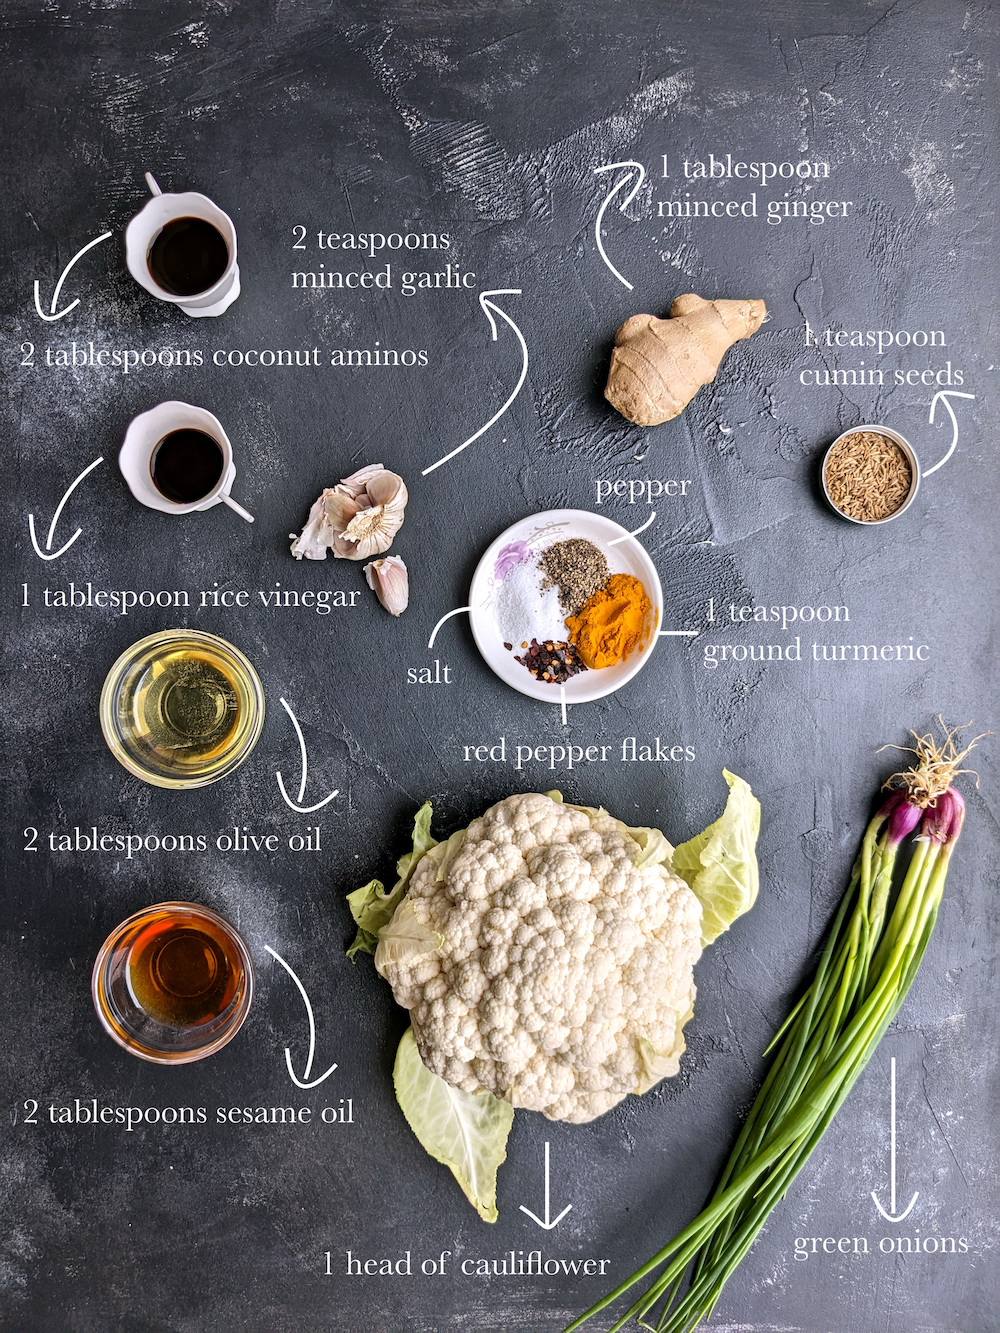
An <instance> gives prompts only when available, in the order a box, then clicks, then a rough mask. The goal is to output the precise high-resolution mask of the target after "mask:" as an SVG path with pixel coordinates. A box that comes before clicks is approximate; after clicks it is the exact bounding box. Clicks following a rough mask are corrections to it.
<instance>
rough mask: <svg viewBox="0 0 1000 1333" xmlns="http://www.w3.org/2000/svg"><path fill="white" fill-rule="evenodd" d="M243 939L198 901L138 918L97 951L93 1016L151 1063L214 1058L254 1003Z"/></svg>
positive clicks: (160, 906)
mask: <svg viewBox="0 0 1000 1333" xmlns="http://www.w3.org/2000/svg"><path fill="white" fill-rule="evenodd" d="M253 985H254V973H253V961H252V959H251V957H250V950H249V949H248V948H247V944H246V941H245V940H244V939H243V937H242V936H241V935H240V933H239V932H238V931H237V930H236V929H235V928H234V927H233V926H231V925H230V924H229V922H228V921H226V920H225V919H224V918H223V917H221V916H219V915H218V914H217V913H216V912H213V911H211V910H210V909H209V908H207V907H201V906H199V905H198V904H197V903H185V902H170V903H157V904H156V906H154V907H148V908H146V909H145V910H144V911H142V912H136V913H135V915H133V916H130V917H129V918H128V919H127V920H125V921H123V922H122V923H121V925H120V926H118V927H117V928H116V929H115V930H113V931H112V932H111V934H110V935H109V936H108V938H107V939H106V940H105V941H104V944H103V945H102V946H101V949H100V952H99V953H98V955H97V959H96V961H95V963H94V970H93V975H92V977H91V993H92V995H93V999H94V1007H95V1009H96V1010H97V1016H98V1018H99V1019H100V1020H101V1025H102V1027H103V1028H104V1030H105V1031H106V1032H107V1033H108V1034H109V1036H111V1037H113V1038H114V1040H115V1041H116V1042H117V1043H118V1044H119V1046H122V1047H124V1048H125V1050H127V1051H129V1052H130V1053H131V1054H132V1055H137V1056H138V1057H139V1058H140V1059H141V1060H149V1061H151V1062H152V1063H153V1064H161V1065H167V1064H188V1063H190V1062H191V1061H192V1060H203V1059H204V1058H205V1057H206V1056H208V1055H212V1054H213V1053H214V1052H215V1051H217V1050H219V1049H220V1047H222V1046H224V1045H225V1044H226V1042H228V1041H230V1040H231V1039H232V1038H233V1037H234V1036H235V1035H236V1033H237V1032H238V1031H239V1029H240V1027H241V1026H242V1024H243V1020H244V1019H245V1018H246V1016H247V1014H248V1012H249V1010H250V1002H251V1000H252V999H253Z"/></svg>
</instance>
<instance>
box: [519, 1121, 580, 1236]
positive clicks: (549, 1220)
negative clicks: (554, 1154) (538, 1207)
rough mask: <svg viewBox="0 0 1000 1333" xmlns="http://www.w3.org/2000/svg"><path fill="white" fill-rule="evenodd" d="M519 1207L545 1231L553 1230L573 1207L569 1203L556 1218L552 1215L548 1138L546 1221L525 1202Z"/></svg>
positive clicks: (546, 1149)
mask: <svg viewBox="0 0 1000 1333" xmlns="http://www.w3.org/2000/svg"><path fill="white" fill-rule="evenodd" d="M519 1207H520V1209H521V1212H522V1213H527V1215H528V1216H529V1217H530V1218H531V1220H532V1222H537V1223H538V1225H539V1226H540V1227H542V1228H543V1230H545V1231H551V1230H552V1228H553V1227H557V1226H558V1225H559V1223H560V1222H561V1221H562V1220H563V1218H564V1217H565V1216H566V1214H567V1213H568V1212H569V1211H570V1209H571V1208H572V1207H573V1205H572V1204H571V1203H568V1204H567V1205H566V1207H565V1208H564V1209H563V1210H562V1212H561V1213H560V1214H559V1216H558V1217H556V1218H553V1217H552V1213H551V1210H550V1208H549V1145H548V1141H547V1140H546V1143H545V1221H544V1222H543V1221H542V1219H541V1218H540V1217H536V1216H535V1214H534V1213H533V1212H532V1211H531V1209H530V1208H525V1206H524V1204H523V1203H522V1204H520V1205H519Z"/></svg>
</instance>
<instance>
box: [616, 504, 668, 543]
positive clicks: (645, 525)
mask: <svg viewBox="0 0 1000 1333" xmlns="http://www.w3.org/2000/svg"><path fill="white" fill-rule="evenodd" d="M655 518H656V510H655V509H654V510H653V512H652V513H651V514H650V516H649V518H647V519H646V521H645V523H643V525H642V527H641V528H636V530H635V531H634V532H626V534H625V536H624V537H616V538H615V539H614V541H613V542H608V545H609V546H620V545H621V544H622V542H627V541H628V539H629V538H630V537H638V535H639V533H640V532H645V531H646V529H647V528H648V527H649V525H650V524H651V523H652V522H653V520H654V519H655Z"/></svg>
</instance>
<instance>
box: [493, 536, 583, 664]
mask: <svg viewBox="0 0 1000 1333" xmlns="http://www.w3.org/2000/svg"><path fill="white" fill-rule="evenodd" d="M541 583H542V571H541V569H540V568H539V567H538V562H537V560H536V559H535V558H534V557H532V558H531V559H530V560H525V561H522V563H521V564H519V565H515V566H514V568H513V569H511V570H510V571H509V572H508V574H507V577H506V578H505V579H504V580H503V582H502V583H501V584H500V586H499V588H498V589H497V595H496V602H495V604H494V608H493V614H494V618H495V620H496V626H497V632H498V633H499V635H500V638H501V639H502V640H503V642H504V643H509V644H510V645H511V646H512V648H513V649H514V651H515V652H517V651H519V650H520V648H521V645H522V643H530V642H531V640H532V639H538V640H539V641H540V642H544V641H545V640H546V639H550V640H555V641H556V642H558V643H565V642H566V639H567V637H568V634H567V630H566V621H565V619H564V613H563V610H562V607H561V606H560V605H559V590H558V588H556V587H549V588H546V589H545V591H544V592H543V591H542V587H541Z"/></svg>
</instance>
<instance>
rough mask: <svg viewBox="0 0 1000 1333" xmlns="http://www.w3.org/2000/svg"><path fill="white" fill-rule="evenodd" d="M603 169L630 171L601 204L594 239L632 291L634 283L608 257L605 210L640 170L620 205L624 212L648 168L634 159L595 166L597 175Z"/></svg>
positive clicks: (612, 269) (640, 185)
mask: <svg viewBox="0 0 1000 1333" xmlns="http://www.w3.org/2000/svg"><path fill="white" fill-rule="evenodd" d="M602 171H627V173H628V174H627V175H625V176H623V177H622V178H621V180H620V181H618V182H617V184H616V185H615V186H614V187H613V188H612V189H611V191H610V192H609V194H608V196H607V198H606V199H605V200H604V203H603V204H601V207H600V208H599V209H598V211H597V221H596V222H595V223H594V239H595V240H596V241H597V248H598V250H599V251H600V255H601V258H602V259H603V260H604V262H605V264H607V266H608V268H609V269H610V270H611V272H612V273H613V274H614V275H615V277H616V278H617V279H618V281H619V282H621V283H624V285H625V286H626V287H627V288H628V289H629V291H631V290H632V284H631V283H630V282H629V280H628V279H627V278H623V277H622V275H621V274H620V273H619V272H618V270H617V269H616V268H615V266H614V264H612V262H611V260H610V259H609V258H608V256H607V253H606V252H605V249H604V241H603V240H602V238H601V233H602V230H603V226H604V214H605V211H606V210H607V207H608V205H609V204H610V203H611V201H612V199H614V197H615V195H616V194H618V192H619V191H620V190H624V188H625V186H626V185H628V183H629V181H630V180H632V178H633V177H634V176H636V173H637V172H638V176H637V178H636V182H635V184H634V185H633V186H632V188H631V190H629V192H628V194H627V195H626V196H625V198H624V199H623V200H622V201H621V203H620V204H619V205H618V211H619V213H624V212H625V210H626V208H628V206H629V204H630V203H631V202H632V200H633V199H634V198H635V196H636V195H637V194H638V193H639V191H640V190H641V189H642V182H643V181H644V180H645V179H646V168H645V167H644V166H643V165H642V163H641V162H632V161H629V162H609V163H608V165H607V166H605V167H595V168H594V174H595V176H596V175H598V174H599V173H600V172H602Z"/></svg>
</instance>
